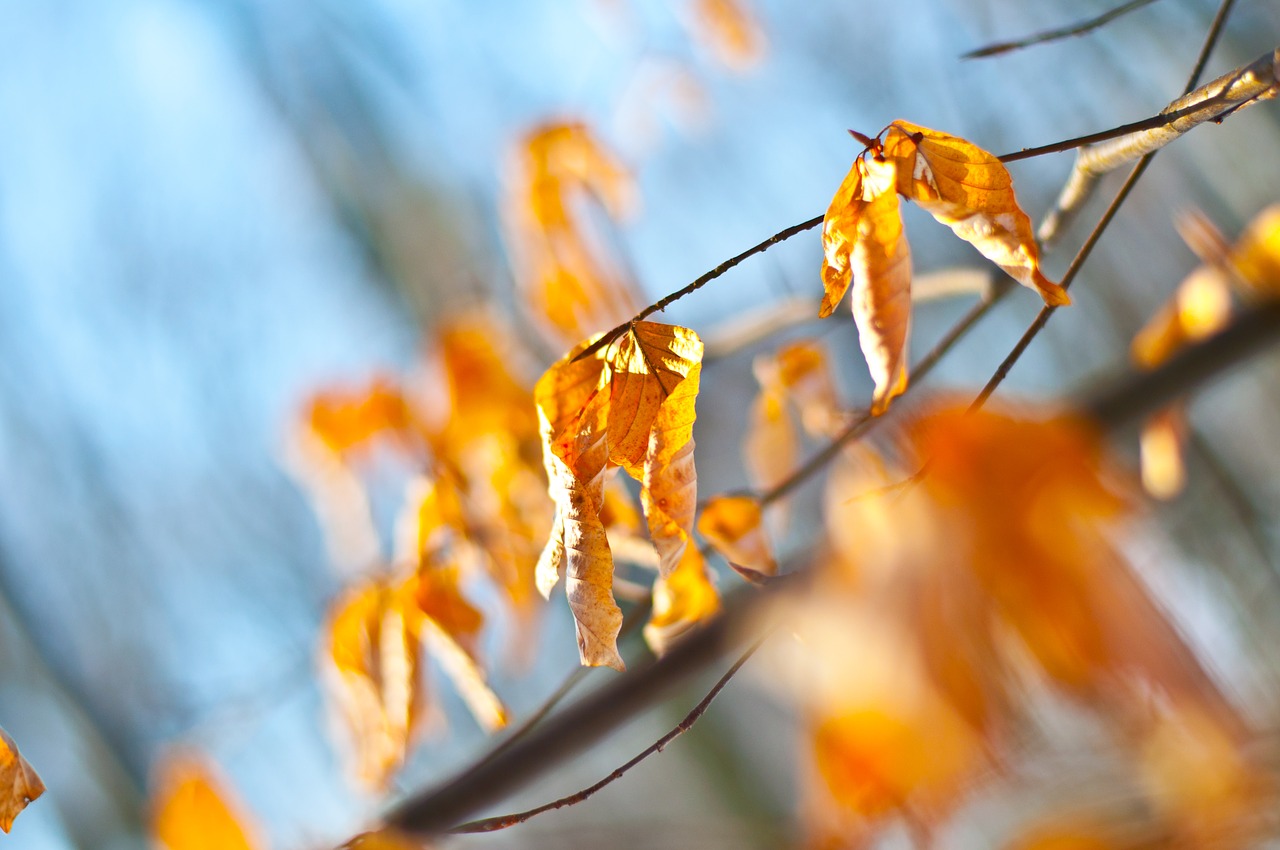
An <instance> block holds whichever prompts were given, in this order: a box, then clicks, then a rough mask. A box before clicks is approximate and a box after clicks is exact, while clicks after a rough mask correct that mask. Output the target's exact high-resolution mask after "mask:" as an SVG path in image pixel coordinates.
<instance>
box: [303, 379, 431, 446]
mask: <svg viewBox="0 0 1280 850" xmlns="http://www.w3.org/2000/svg"><path fill="white" fill-rule="evenodd" d="M304 416H305V421H306V427H307V428H308V429H309V431H310V433H311V434H313V435H314V436H315V437H316V438H317V439H319V440H320V442H321V443H323V444H324V445H325V446H326V447H328V448H329V450H330V451H332V452H334V453H335V454H338V455H340V456H342V455H347V454H349V453H351V452H354V451H358V450H361V449H364V448H367V447H368V445H369V444H370V443H371V442H372V441H373V440H375V439H377V438H383V437H390V438H393V439H400V440H404V441H405V442H408V441H410V440H412V439H413V437H414V436H415V435H416V425H417V418H416V417H415V416H414V414H413V411H412V410H411V409H410V407H409V404H408V403H407V402H406V401H405V399H404V396H403V395H401V393H400V390H399V388H397V387H396V386H395V383H394V382H393V381H392V380H391V379H389V378H387V377H385V376H377V377H375V378H373V379H372V380H371V381H370V382H369V383H368V385H367V386H365V387H360V388H342V389H333V390H326V391H324V392H321V393H318V394H317V395H316V396H314V397H313V398H312V399H311V402H310V403H309V404H308V405H307V410H306V413H305V414H304Z"/></svg>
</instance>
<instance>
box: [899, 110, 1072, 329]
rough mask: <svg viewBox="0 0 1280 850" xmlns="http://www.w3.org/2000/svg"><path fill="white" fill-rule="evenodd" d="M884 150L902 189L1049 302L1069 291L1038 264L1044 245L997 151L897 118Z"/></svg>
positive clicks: (1063, 300) (1064, 298)
mask: <svg viewBox="0 0 1280 850" xmlns="http://www.w3.org/2000/svg"><path fill="white" fill-rule="evenodd" d="M884 155H885V156H886V157H887V158H889V159H892V160H894V161H895V162H896V163H897V166H898V191H899V192H900V193H901V194H902V196H903V197H904V198H907V199H908V200H911V201H915V202H916V203H917V204H919V205H920V207H921V208H922V209H924V210H925V211H926V212H928V213H929V214H930V215H932V216H933V217H934V218H935V219H937V220H938V221H940V222H942V223H943V224H945V225H947V226H948V227H950V228H951V229H952V230H953V231H954V232H955V234H956V235H957V236H959V237H960V238H961V239H963V240H965V241H966V242H969V243H970V244H972V245H973V246H974V247H975V248H977V249H978V250H979V251H981V252H982V254H983V256H985V257H986V258H987V259H989V260H991V261H992V262H993V263H995V264H996V265H998V266H999V267H1000V268H1002V269H1003V270H1004V271H1005V272H1007V273H1008V274H1009V276H1010V277H1012V278H1014V279H1015V280H1017V281H1018V282H1019V283H1021V284H1022V285H1023V286H1026V287H1030V288H1031V289H1034V290H1036V291H1037V292H1039V293H1040V295H1041V297H1042V298H1044V302H1045V303H1046V304H1051V305H1055V306H1063V305H1066V304H1070V303H1071V298H1070V297H1069V296H1068V295H1067V293H1066V290H1064V289H1063V288H1062V287H1061V286H1059V285H1058V284H1056V283H1054V282H1052V281H1050V280H1049V279H1048V278H1046V277H1045V276H1044V274H1043V273H1042V272H1041V271H1040V251H1039V248H1038V247H1037V246H1036V241H1035V236H1034V234H1033V232H1032V229H1031V219H1029V218H1028V217H1027V214H1026V213H1025V212H1023V211H1022V208H1021V207H1020V206H1018V201H1017V198H1016V197H1015V196H1014V193H1013V178H1012V177H1011V176H1010V175H1009V170H1008V169H1007V168H1005V167H1004V164H1003V163H1002V162H1000V160H999V159H997V158H996V157H994V156H992V155H991V154H989V153H987V152H986V151H984V150H982V149H981V148H979V147H978V146H977V145H974V144H972V143H970V142H967V141H965V140H964V139H961V138H959V137H957V136H952V135H949V134H947V133H941V132H939V131H937V130H930V129H929V128H927V127H921V126H919V125H916V124H911V123H909V122H907V121H895V122H893V124H891V125H890V126H889V130H888V132H887V133H886V134H885V139H884Z"/></svg>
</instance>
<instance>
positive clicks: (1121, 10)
mask: <svg viewBox="0 0 1280 850" xmlns="http://www.w3.org/2000/svg"><path fill="white" fill-rule="evenodd" d="M1154 2H1155V0H1129V2H1128V3H1121V4H1120V5H1119V6H1116V7H1115V8H1114V9H1111V10H1110V11H1107V12H1103V13H1102V14H1101V15H1098V16H1097V17H1093V18H1089V19H1088V20H1085V21H1079V22H1077V23H1074V24H1070V25H1068V26H1065V27H1059V28H1057V29H1052V30H1044V31H1043V32H1038V33H1035V34H1034V35H1028V36H1025V37H1023V38H1020V39H1018V40H1016V41H1000V42H996V43H995V44H988V45H987V46H986V47H979V48H978V49H977V50H970V51H969V52H968V53H962V54H960V58H961V59H982V58H984V57H987V56H998V55H1000V54H1002V53H1009V52H1012V51H1014V50H1021V49H1022V48H1024V47H1031V46H1032V45H1033V44H1043V43H1045V42H1047V41H1058V40H1059V39H1063V38H1071V37H1072V36H1077V35H1084V34H1086V33H1090V32H1093V31H1094V30H1096V29H1098V28H1099V27H1101V26H1105V25H1106V24H1109V23H1111V22H1112V21H1114V20H1115V19H1116V18H1118V17H1120V16H1121V15H1125V14H1128V13H1129V12H1133V11H1136V10H1138V9H1141V8H1142V7H1143V6H1147V5H1150V4H1151V3H1154Z"/></svg>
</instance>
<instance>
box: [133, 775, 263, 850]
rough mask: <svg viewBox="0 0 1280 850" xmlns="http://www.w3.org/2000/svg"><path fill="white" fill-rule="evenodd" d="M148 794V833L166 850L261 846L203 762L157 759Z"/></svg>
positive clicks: (246, 849) (228, 849)
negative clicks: (149, 831) (149, 805)
mask: <svg viewBox="0 0 1280 850" xmlns="http://www.w3.org/2000/svg"><path fill="white" fill-rule="evenodd" d="M152 784H153V789H152V792H151V835H152V837H153V838H154V839H155V840H156V841H157V842H158V843H159V844H160V845H161V846H163V847H164V848H165V850H255V848H256V849H257V850H260V848H263V847H265V846H266V845H265V844H263V843H262V841H261V839H260V838H259V837H258V835H257V829H256V828H255V827H254V826H253V825H252V824H250V823H249V822H248V820H247V819H246V817H245V815H244V814H243V812H242V811H241V807H240V806H239V805H238V804H237V803H236V802H235V801H234V800H232V799H231V797H230V794H229V792H228V791H227V790H226V787H225V783H224V782H223V781H222V780H221V779H220V778H219V777H218V776H217V774H216V772H215V771H214V769H213V768H212V767H211V766H210V765H209V764H208V763H206V762H205V761H204V760H202V759H200V758H198V757H196V756H193V755H190V754H186V753H175V754H171V755H169V756H166V757H165V758H164V759H162V760H161V762H160V764H159V766H158V767H157V768H156V770H155V775H154V780H153V783H152Z"/></svg>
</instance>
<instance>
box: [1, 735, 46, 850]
mask: <svg viewBox="0 0 1280 850" xmlns="http://www.w3.org/2000/svg"><path fill="white" fill-rule="evenodd" d="M43 793H44V783H43V782H41V781H40V777H39V776H38V775H37V774H36V772H35V769H34V768H32V767H31V765H29V764H27V760H26V759H24V758H23V757H22V754H21V753H19V752H18V745H17V744H16V743H14V741H13V738H10V737H9V733H8V732H5V731H4V730H3V729H0V830H4V831H5V832H8V831H9V830H10V829H12V828H13V820H14V818H16V817H17V816H18V815H19V814H20V813H21V812H22V810H23V809H25V808H26V807H27V804H28V803H30V802H31V801H32V800H34V799H36V798H37V797H39V796H40V795H41V794H43Z"/></svg>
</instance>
